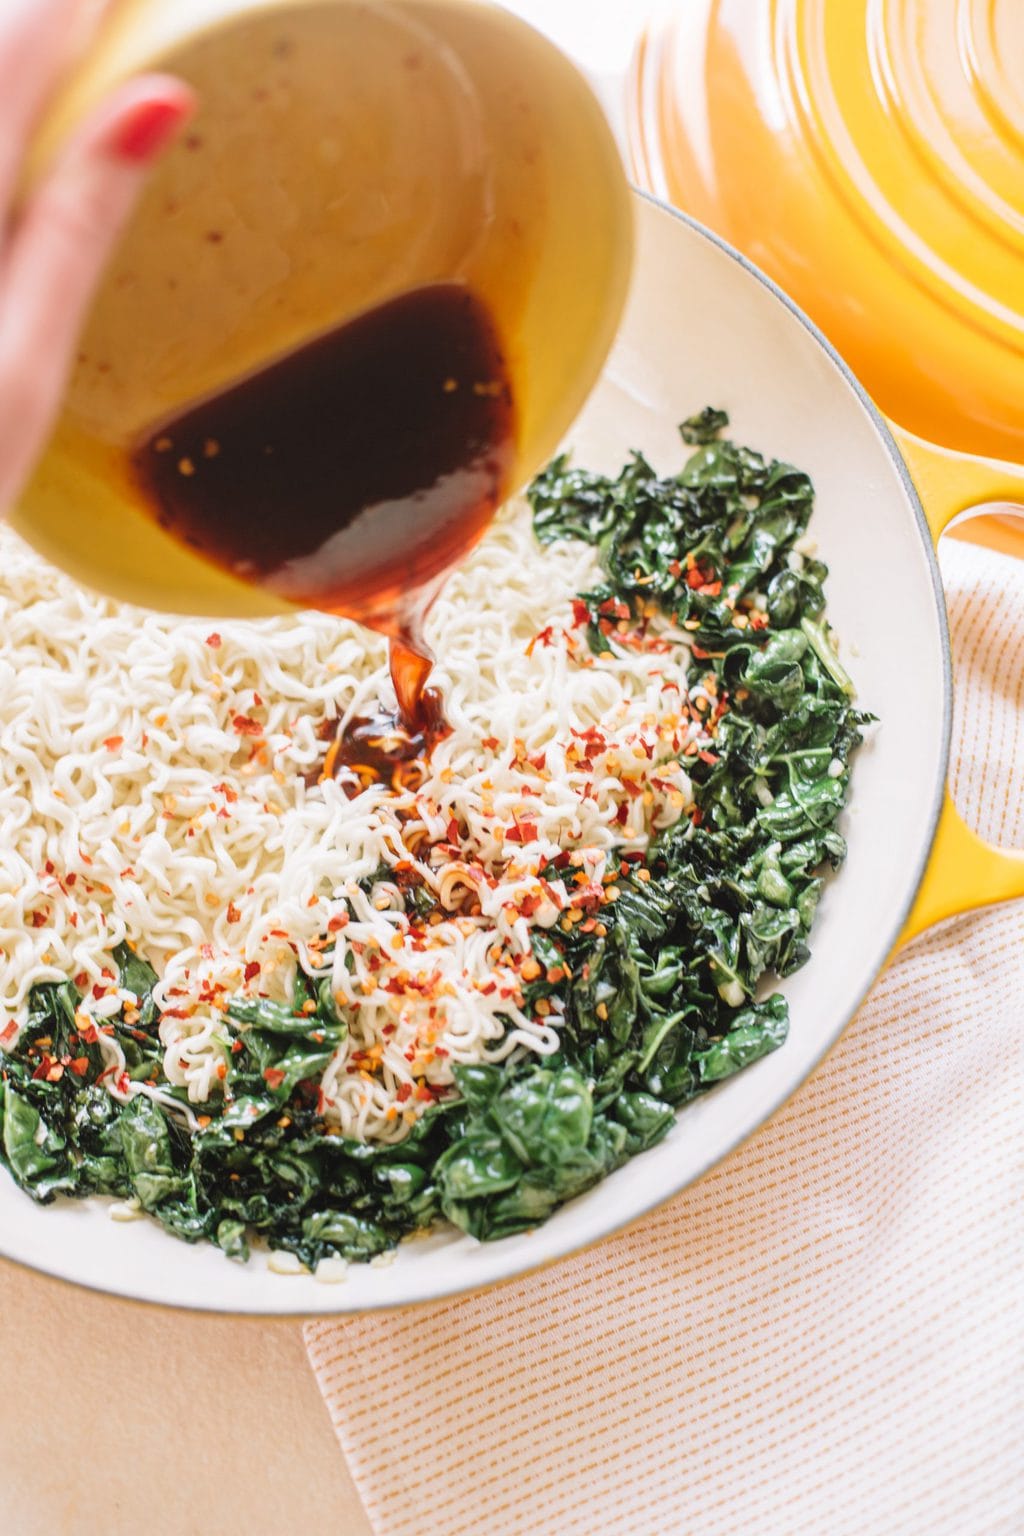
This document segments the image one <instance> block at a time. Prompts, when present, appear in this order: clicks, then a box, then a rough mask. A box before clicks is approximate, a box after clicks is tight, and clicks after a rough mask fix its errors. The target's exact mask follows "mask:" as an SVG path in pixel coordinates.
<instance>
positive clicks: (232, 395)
mask: <svg viewBox="0 0 1024 1536" xmlns="http://www.w3.org/2000/svg"><path fill="white" fill-rule="evenodd" d="M514 448H515V413H514V408H513V402H512V397H511V391H510V387H509V382H508V376H507V372H506V368H505V363H504V359H503V356H502V352H501V347H500V344H499V341H498V337H497V335H496V332H495V329H494V325H493V323H492V321H491V318H490V315H489V313H488V310H487V308H486V307H485V305H484V304H483V303H482V301H481V300H480V299H479V298H477V297H476V296H475V295H474V294H473V293H472V292H471V291H470V290H469V289H468V288H466V287H465V286H464V285H462V284H458V283H443V284H435V285H432V286H429V287H424V288H418V289H414V290H412V291H411V292H409V293H406V294H404V295H402V296H401V297H399V298H396V299H393V300H391V301H389V302H388V303H385V304H382V305H380V306H378V307H377V308H375V309H373V310H370V311H368V312H367V313H365V314H363V315H361V316H359V317H358V318H356V319H355V320H352V321H349V322H347V323H346V324H345V325H342V326H340V327H338V328H337V329H336V330H334V331H331V332H329V333H328V334H326V335H323V336H320V337H318V338H317V339H316V340H314V341H312V342H309V343H307V344H306V345H304V346H302V347H300V348H299V349H297V350H296V351H294V352H291V353H289V354H288V355H287V356H285V357H283V358H281V359H280V360H278V361H277V362H274V363H272V364H270V365H269V366H268V367H265V368H263V369H261V370H260V371H259V372H257V373H254V374H252V375H250V376H249V377H247V378H245V379H243V380H241V381H240V382H239V383H237V384H234V385H232V386H231V387H230V388H228V389H226V390H224V391H222V392H220V393H218V394H216V395H213V396H211V397H210V398H209V399H206V400H203V401H200V402H198V403H197V404H195V405H193V406H191V407H190V408H189V409H187V410H186V411H184V412H183V413H182V414H180V415H178V416H175V417H174V418H173V419H171V420H167V421H164V422H161V423H159V424H158V425H157V426H156V427H154V428H152V429H151V430H150V431H149V432H148V433H147V434H146V436H145V438H144V440H143V441H142V442H141V443H139V444H138V445H137V447H136V449H135V451H134V453H133V456H132V465H133V469H134V473H135V476H136V479H137V482H138V484H139V486H140V489H141V491H142V494H143V497H144V501H145V504H146V506H147V507H148V508H149V509H150V510H151V512H152V513H153V515H154V516H155V517H156V518H157V520H158V521H159V522H160V524H161V525H162V526H163V527H165V528H166V529H167V530H168V532H169V533H171V534H172V535H173V536H174V537H175V538H178V539H181V540H183V541H184V542H185V543H187V544H188V545H189V546H190V547H192V548H193V549H195V550H196V551H197V552H198V553H200V554H202V555H203V556H205V557H206V558H207V559H209V560H212V561H214V562H215V563H217V564H218V565H220V566H221V567H223V568H225V569H227V570H228V571H230V572H232V573H233V574H234V575H236V576H238V577H239V578H240V579H242V580H244V581H247V582H252V583H255V584H257V585H260V586H263V587H266V588H268V589H270V590H271V591H273V592H275V593H277V594H279V595H280V596H282V597H285V598H287V599H288V600H290V601H292V602H294V603H296V604H298V605H299V606H301V607H309V608H319V609H322V610H324V611H327V612H330V613H337V614H339V615H344V616H345V617H346V618H351V619H356V620H358V621H359V622H361V623H364V624H367V625H369V626H371V627H372V628H374V629H378V630H381V631H382V632H383V633H385V634H387V635H389V636H390V639H391V674H392V679H393V682H394V686H395V693H396V696H397V699H398V717H397V718H390V719H389V718H388V717H387V716H385V715H384V714H383V712H382V713H381V714H380V715H379V716H376V717H374V718H372V719H361V720H357V721H354V722H353V723H352V725H351V726H350V727H349V729H348V732H347V733H346V736H345V737H344V738H339V739H338V740H337V741H336V742H335V743H334V747H333V748H332V750H331V751H330V752H329V753H328V762H327V769H328V770H329V771H331V770H333V771H337V770H338V769H340V768H342V767H349V768H351V769H353V770H354V771H355V772H356V774H357V775H361V776H362V777H363V778H364V779H366V778H367V776H368V777H369V778H374V777H376V778H380V777H387V776H388V775H389V771H390V770H389V765H393V764H395V763H399V762H404V761H407V760H408V759H409V758H411V757H414V756H419V755H422V753H423V752H425V751H429V748H430V746H431V745H432V744H433V742H434V741H436V740H437V739H439V737H440V736H442V735H443V734H444V733H445V731H446V729H447V727H446V726H445V723H444V713H443V708H442V706H441V701H440V699H439V697H438V696H437V695H436V691H435V690H432V689H429V688H427V687H426V683H427V679H428V677H429V675H430V669H431V658H430V655H429V652H428V651H427V650H426V648H425V646H424V644H423V640H422V619H423V615H424V613H425V610H426V607H427V605H428V604H429V601H430V599H431V597H432V596H433V594H434V592H435V591H436V588H437V586H438V584H439V582H440V579H441V578H442V576H443V575H444V573H445V572H446V571H447V570H448V569H449V568H450V567H451V566H452V565H454V564H455V563H456V562H457V561H458V560H459V559H460V558H461V557H462V556H463V555H464V554H465V553H466V552H467V551H468V550H469V549H470V548H471V547H472V546H473V545H474V544H475V543H476V541H477V540H478V539H479V538H480V536H481V535H482V534H483V532H484V530H485V529H486V527H487V525H488V523H489V522H490V520H491V518H492V517H493V515H494V512H495V511H496V510H497V508H498V506H499V505H500V503H501V501H502V499H503V497H504V495H505V493H506V491H507V489H508V483H509V475H510V472H511V468H512V460H513V453H514ZM371 743H373V744H374V745H371Z"/></svg>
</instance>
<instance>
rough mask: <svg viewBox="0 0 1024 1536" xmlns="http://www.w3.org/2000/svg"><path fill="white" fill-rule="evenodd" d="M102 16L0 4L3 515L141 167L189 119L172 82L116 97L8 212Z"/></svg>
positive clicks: (28, 1) (131, 87)
mask: <svg viewBox="0 0 1024 1536" xmlns="http://www.w3.org/2000/svg"><path fill="white" fill-rule="evenodd" d="M102 9H103V6H102V5H99V6H97V4H96V3H94V0H0V510H2V509H4V508H6V507H8V506H10V504H11V502H12V500H13V499H14V497H15V496H16V495H17V494H18V492H19V491H20V489H21V486H22V484H23V483H24V481H25V480H26V479H27V477H28V475H29V473H30V471H31V469H32V466H33V464H34V463H35V460H36V458H37V456H38V454H39V452H40V451H41V449H42V448H43V446H44V444H45V442H46V439H47V437H48V435H49V432H50V429H51V427H52V425H53V420H54V418H55V416H56V414H57V411H58V408H59V405H60V400H61V396H62V394H63V392H64V387H65V384H66V382H67V376H68V371H69V368H70V363H71V359H72V357H73V355H74V349H75V344H76V341H77V337H78V333H79V330H80V328H81V325H82V322H83V320H84V318H85V314H86V311H87V309H88V306H89V301H90V299H91V298H92V295H93V292H94V290H95V288H96V285H97V283H98V281H99V278H100V274H101V273H102V270H103V267H104V264H105V263H106V260H107V257H108V256H109V254H110V251H111V249H112V248H113V246H114V245H115V243H116V241H117V238H118V235H119V234H120V232H121V230H122V228H123V227H124V224H125V222H126V221H127V219H128V216H129V214H130V213H131V211H132V209H133V208H134V206H135V201H136V198H137V197H138V195H139V193H140V191H141V190H142V187H143V185H144V183H145V180H146V176H147V173H148V171H149V168H150V167H151V165H152V164H153V163H154V161H155V160H156V159H158V158H159V156H160V154H161V152H162V151H163V150H164V149H165V148H166V146H167V145H168V144H169V143H170V141H171V139H172V138H173V137H174V136H175V134H176V132H177V130H178V128H179V127H180V126H181V124H182V123H183V122H184V121H185V120H186V119H187V118H188V117H189V115H190V114H191V112H192V110H193V105H194V102H193V97H192V95H191V93H190V91H189V90H188V88H187V87H186V86H184V85H182V84H181V82H180V81H177V80H174V79H172V78H170V77H169V76H166V75H146V76H143V77H141V78H139V79H136V80H132V81H130V82H128V83H127V84H125V85H121V86H118V87H117V88H116V89H114V90H113V91H112V92H111V94H110V95H109V96H108V97H107V99H106V100H105V101H104V102H102V103H101V105H100V106H99V107H98V108H97V109H96V110H94V111H93V112H92V114H91V115H90V116H89V117H88V118H87V120H86V121H85V122H84V123H83V124H82V126H81V127H80V128H79V129H78V131H77V132H76V133H75V135H74V136H73V138H72V139H71V140H70V142H69V143H68V144H67V145H66V146H65V147H64V148H63V150H62V152H61V154H60V156H59V159H58V161H57V163H56V164H55V165H54V166H53V168H52V170H51V171H50V173H49V176H48V178H47V180H46V181H45V182H44V183H43V184H42V185H41V186H39V187H38V188H37V190H35V191H34V192H33V193H32V195H31V197H30V199H29V200H28V202H27V203H25V204H24V205H23V206H21V207H19V208H17V209H16V210H14V211H13V212H12V203H13V200H14V195H15V189H16V187H17V183H18V179H19V173H20V171H21V166H22V161H23V159H24V157H25V153H26V149H27V146H28V142H29V140H30V138H31V135H32V132H33V129H34V127H35V124H36V122H37V120H38V118H39V116H40V114H41V112H42V110H43V108H44V107H45V105H46V102H47V98H48V97H49V95H50V94H51V92H52V91H53V90H54V88H55V86H56V85H57V83H58V81H59V80H60V77H61V75H62V74H63V73H64V72H65V71H66V70H67V68H68V66H69V64H70V63H71V62H73V57H74V54H75V53H76V52H77V51H78V49H79V48H80V47H81V46H82V44H83V42H84V41H85V38H84V37H83V33H86V34H87V33H88V32H89V31H90V30H91V26H92V24H93V23H94V21H95V17H96V13H97V11H98V10H102Z"/></svg>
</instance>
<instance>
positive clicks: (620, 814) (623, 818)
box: [615, 800, 629, 827]
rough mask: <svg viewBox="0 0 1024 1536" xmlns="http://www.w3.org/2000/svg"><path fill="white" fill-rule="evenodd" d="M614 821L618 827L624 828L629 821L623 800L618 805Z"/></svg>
mask: <svg viewBox="0 0 1024 1536" xmlns="http://www.w3.org/2000/svg"><path fill="white" fill-rule="evenodd" d="M615 820H616V822H617V823H618V825H619V826H620V827H624V826H625V825H626V822H627V821H628V820H629V806H628V805H627V804H626V802H625V800H623V801H622V802H621V803H620V805H619V808H618V810H617V811H616V812H615Z"/></svg>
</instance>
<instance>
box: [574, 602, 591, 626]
mask: <svg viewBox="0 0 1024 1536" xmlns="http://www.w3.org/2000/svg"><path fill="white" fill-rule="evenodd" d="M572 622H573V627H574V628H575V629H580V628H582V626H583V625H584V624H589V623H590V609H589V608H588V607H587V605H586V603H585V602H584V601H583V599H582V598H581V597H574V598H573V600H572Z"/></svg>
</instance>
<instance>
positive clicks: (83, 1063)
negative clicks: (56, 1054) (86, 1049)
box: [68, 1056, 89, 1077]
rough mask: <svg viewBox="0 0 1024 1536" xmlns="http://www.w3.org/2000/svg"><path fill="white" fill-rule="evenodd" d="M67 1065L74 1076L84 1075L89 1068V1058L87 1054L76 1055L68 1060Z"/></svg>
mask: <svg viewBox="0 0 1024 1536" xmlns="http://www.w3.org/2000/svg"><path fill="white" fill-rule="evenodd" d="M68 1066H69V1067H70V1068H71V1070H72V1072H73V1073H74V1074H75V1076H76V1077H84V1076H85V1074H86V1073H87V1072H88V1070H89V1058H88V1056H76V1057H75V1058H74V1060H73V1061H69V1062H68Z"/></svg>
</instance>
